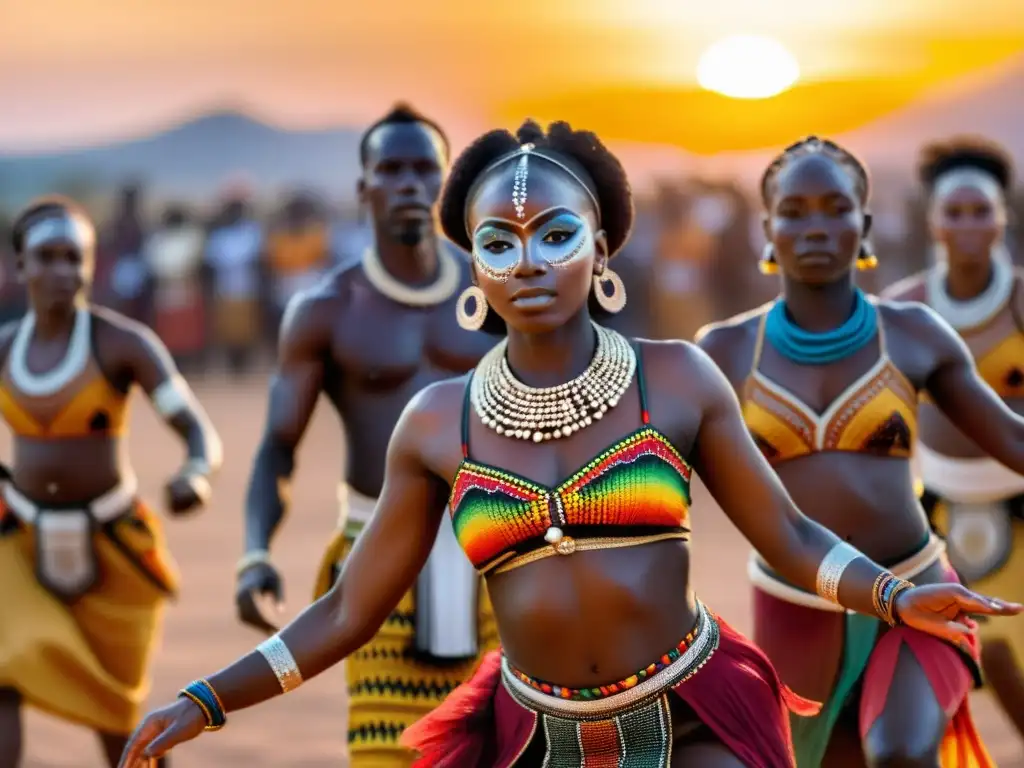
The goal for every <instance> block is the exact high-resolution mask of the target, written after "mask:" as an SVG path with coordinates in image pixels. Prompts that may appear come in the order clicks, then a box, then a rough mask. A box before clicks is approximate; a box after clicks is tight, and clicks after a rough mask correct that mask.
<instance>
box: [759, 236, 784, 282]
mask: <svg viewBox="0 0 1024 768" xmlns="http://www.w3.org/2000/svg"><path fill="white" fill-rule="evenodd" d="M757 268H758V270H759V271H760V272H761V274H762V275H777V274H779V263H778V262H777V261H776V260H775V249H774V248H772V244H771V243H765V246H764V250H762V251H761V260H760V261H759V262H757Z"/></svg>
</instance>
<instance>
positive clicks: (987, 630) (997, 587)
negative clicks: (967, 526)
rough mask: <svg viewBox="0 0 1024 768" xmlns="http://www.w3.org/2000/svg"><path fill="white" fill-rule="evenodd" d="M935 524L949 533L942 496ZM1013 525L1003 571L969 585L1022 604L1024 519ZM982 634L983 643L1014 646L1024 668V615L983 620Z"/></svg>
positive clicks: (979, 628) (1014, 651)
mask: <svg viewBox="0 0 1024 768" xmlns="http://www.w3.org/2000/svg"><path fill="white" fill-rule="evenodd" d="M932 524H933V525H934V526H935V528H936V530H937V531H938V532H939V533H940V534H942V535H945V534H946V531H947V530H948V526H949V518H948V510H947V508H946V505H945V503H943V501H942V500H941V499H940V500H939V501H938V502H937V503H936V504H935V507H934V510H933V512H932ZM1011 528H1012V531H1013V542H1012V543H1011V550H1010V557H1009V559H1008V560H1007V561H1006V563H1005V564H1004V565H1003V566H1002V567H1001V568H1000V569H999V570H997V571H994V572H993V573H990V574H989V575H988V576H985V577H984V578H981V579H977V580H975V581H972V582H971V583H970V585H969V586H970V587H971V589H973V590H976V591H978V592H980V593H981V594H983V595H991V596H993V597H999V598H1002V599H1003V600H1009V601H1011V602H1015V603H1020V602H1024V522H1021V521H1019V520H1014V521H1013V523H1012V526H1011ZM978 636H979V637H980V638H981V641H982V644H983V645H984V643H985V641H986V640H996V639H998V640H1001V641H1003V642H1004V643H1006V644H1007V645H1008V646H1009V647H1010V648H1011V649H1012V651H1013V655H1014V656H1015V657H1016V659H1017V663H1018V664H1019V665H1021V666H1022V667H1024V615H1021V616H1004V617H1001V618H999V619H997V620H995V621H985V622H981V623H980V624H979V625H978Z"/></svg>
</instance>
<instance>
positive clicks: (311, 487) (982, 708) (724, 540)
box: [0, 380, 1024, 768]
mask: <svg viewBox="0 0 1024 768" xmlns="http://www.w3.org/2000/svg"><path fill="white" fill-rule="evenodd" d="M197 392H198V394H199V397H200V399H201V400H202V401H203V403H204V404H205V405H206V408H207V409H208V411H209V412H210V414H211V416H212V418H213V420H214V421H215V422H216V424H217V426H218V428H219V429H220V432H221V435H222V436H223V438H224V443H225V448H226V461H225V464H224V470H223V472H222V474H221V476H220V478H219V479H218V482H217V486H216V497H215V503H214V505H213V507H212V508H211V509H210V510H207V511H206V512H205V513H204V514H203V515H202V516H201V517H198V518H195V519H190V520H180V521H174V520H172V521H169V522H168V524H167V528H168V534H169V537H170V540H171V543H172V546H173V550H174V552H175V555H176V557H177V558H178V561H179V564H180V566H181V570H182V573H183V576H184V587H183V591H182V594H181V598H180V600H179V602H178V603H177V604H176V605H173V606H171V608H170V610H169V612H168V618H167V625H166V632H165V636H164V640H163V644H162V647H161V649H160V651H159V653H158V655H157V658H156V664H155V683H154V688H153V694H152V697H151V701H152V702H153V703H154V704H159V703H163V702H166V701H168V700H169V699H170V698H171V697H173V695H174V693H175V691H176V690H177V689H178V688H179V687H180V686H181V685H183V684H184V683H187V682H188V681H189V680H191V679H193V678H195V677H197V676H200V675H203V674H209V673H211V672H213V671H215V670H216V669H218V668H219V667H221V666H222V665H224V664H226V663H227V662H229V661H231V660H232V659H234V658H235V657H236V656H238V655H240V654H242V653H244V652H246V651H248V650H250V649H251V648H252V647H253V646H254V645H255V644H256V643H257V642H258V641H259V639H260V638H259V636H258V635H257V634H256V633H255V632H252V631H249V630H246V629H243V628H242V627H240V626H239V625H238V623H237V622H236V621H235V616H234V606H233V602H232V593H233V583H234V564H235V562H236V560H237V558H238V556H239V555H240V554H241V547H242V524H241V523H242V499H243V497H244V490H245V484H246V476H247V473H248V471H249V466H250V461H251V460H252V455H253V451H254V448H255V445H256V443H257V441H258V438H259V432H260V427H261V423H262V421H263V415H264V407H265V385H264V383H263V382H262V381H260V380H254V381H253V382H252V383H250V384H247V385H242V386H239V385H237V384H233V383H232V384H228V383H227V382H225V381H213V380H211V381H208V382H205V383H203V384H201V385H197ZM132 435H133V437H132V440H131V445H132V454H133V457H134V463H135V468H136V471H137V472H138V474H139V477H140V480H141V482H142V487H143V489H144V491H145V492H146V493H147V494H148V495H150V497H151V498H156V497H155V496H154V494H155V493H156V492H157V490H158V489H159V487H160V484H161V483H162V481H163V480H164V478H165V477H166V475H167V473H168V472H170V471H173V470H174V469H175V468H176V467H177V466H178V462H179V457H180V455H181V454H180V449H179V448H178V447H177V445H176V444H175V441H174V439H173V438H172V437H171V435H170V434H169V433H168V432H167V430H165V429H164V428H163V427H162V425H161V424H160V423H159V421H158V420H157V418H156V417H155V416H154V415H153V413H152V411H151V409H150V408H149V407H148V405H147V404H145V403H142V402H139V403H137V404H136V409H135V414H134V421H133V431H132ZM0 450H2V451H3V453H2V454H0V455H10V454H9V451H8V448H7V440H6V435H5V437H4V438H3V444H0ZM340 451H341V440H340V435H339V433H338V428H337V426H336V420H335V419H334V418H333V416H332V415H331V413H330V412H329V411H328V409H327V408H326V407H325V406H324V405H321V407H320V409H319V410H318V412H317V416H316V418H315V421H314V425H313V426H312V428H311V430H310V433H309V434H308V436H307V438H306V441H305V444H304V446H303V449H302V452H301V455H300V459H299V471H298V475H297V478H296V483H295V491H294V504H293V509H292V515H291V519H290V521H289V524H288V525H286V526H285V529H284V533H283V534H282V535H281V537H280V539H279V541H278V543H277V546H276V549H275V557H276V559H277V562H278V563H279V565H280V566H281V568H282V570H283V572H284V574H285V577H286V579H287V584H286V588H287V590H288V604H287V607H286V615H287V616H288V617H290V616H293V615H294V614H295V613H296V612H298V610H299V609H300V608H301V607H302V605H303V602H304V600H305V599H306V597H307V595H308V594H309V592H310V589H311V587H312V583H313V569H314V568H315V565H316V563H317V561H318V560H319V557H320V553H321V549H322V547H323V545H324V543H325V541H326V536H327V534H328V532H329V531H330V530H331V526H332V524H333V521H334V516H335V509H334V499H335V490H334V488H335V483H336V481H337V479H338V476H339V468H340V466H341V456H340ZM695 527H696V533H695V538H696V546H695V551H696V554H695V557H694V561H695V562H694V565H695V579H696V581H697V586H698V591H699V593H700V594H701V596H702V597H703V598H704V599H705V600H706V601H707V602H708V603H709V604H710V605H712V606H714V608H715V609H716V610H717V611H718V612H720V613H721V614H722V615H723V616H725V617H726V618H727V619H728V620H729V621H730V622H732V623H733V624H734V625H735V626H737V627H738V628H740V629H746V628H748V627H749V622H750V619H749V602H748V590H747V586H746V579H745V576H744V574H745V558H746V553H747V547H746V546H745V544H744V543H743V541H742V540H741V539H740V537H739V535H738V534H737V533H736V531H735V530H734V529H733V528H732V526H731V525H730V524H729V522H728V521H727V520H726V519H725V517H724V516H723V515H722V514H721V513H720V512H719V511H718V510H717V509H716V507H715V506H714V505H713V504H712V503H711V501H710V499H708V497H707V494H706V493H704V492H703V489H698V491H697V493H696V500H695ZM343 688H344V678H343V676H342V674H341V669H340V668H339V669H335V670H332V671H331V672H329V673H327V674H325V675H323V676H322V677H320V678H318V679H316V680H315V681H312V682H310V683H308V684H307V685H306V686H304V687H303V688H301V689H300V690H299V691H297V692H295V693H293V694H291V695H289V696H287V697H283V698H280V699H277V700H275V701H273V702H271V703H269V704H267V705H265V706H262V707H258V708H256V709H252V710H249V711H245V712H239V713H236V714H233V715H232V716H231V723H230V725H229V726H228V727H227V728H225V729H224V730H223V731H221V732H219V733H214V734H208V735H206V736H204V737H202V738H200V739H198V740H197V741H195V742H192V743H191V744H188V745H186V746H184V747H182V748H180V749H179V750H178V751H177V752H175V755H174V756H175V758H176V760H175V765H176V766H177V768H207V767H208V766H219V765H239V766H242V765H244V766H293V767H294V768H339V767H340V766H344V765H345V759H344V743H345V723H344V692H343ZM975 696H976V698H975V713H976V717H977V718H978V721H979V722H980V723H981V727H982V730H983V732H984V735H985V736H986V738H987V743H988V745H989V748H990V749H991V751H992V753H993V757H994V758H995V759H996V761H997V763H998V764H999V765H1000V766H1003V768H1024V750H1022V747H1021V745H1020V743H1019V742H1018V741H1017V739H1016V737H1015V736H1013V735H1012V734H1011V732H1010V730H1009V728H1008V727H1007V725H1006V722H1005V720H1004V719H1003V717H1002V715H1001V713H999V712H998V711H997V710H996V708H995V707H994V706H993V705H992V702H991V701H990V700H989V698H988V696H987V695H986V694H984V693H980V694H976V695H975ZM27 739H28V743H27V761H26V768H87V767H89V766H101V765H102V763H101V761H100V758H99V754H98V752H97V750H96V747H95V744H94V741H93V739H92V738H91V736H90V735H89V734H88V733H85V732H83V731H81V730H80V729H76V728H73V727H70V726H68V725H65V724H63V723H60V722H58V721H55V720H52V719H50V718H47V717H44V716H41V715H39V714H36V713H29V716H28V733H27Z"/></svg>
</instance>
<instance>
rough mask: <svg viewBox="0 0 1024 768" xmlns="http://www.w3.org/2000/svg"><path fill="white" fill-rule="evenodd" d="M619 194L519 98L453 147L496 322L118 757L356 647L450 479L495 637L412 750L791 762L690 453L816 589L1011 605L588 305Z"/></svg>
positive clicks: (611, 244) (612, 295)
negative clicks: (286, 585) (296, 599)
mask: <svg viewBox="0 0 1024 768" xmlns="http://www.w3.org/2000/svg"><path fill="white" fill-rule="evenodd" d="M632 215H633V208H632V200H631V195H630V191H629V186H628V183H627V181H626V178H625V175H624V173H623V171H622V168H621V166H620V165H619V163H618V161H617V160H616V159H615V157H614V156H613V155H612V154H610V153H609V152H608V151H607V150H606V149H605V148H604V146H602V144H601V143H600V142H599V141H598V139H597V137H596V136H594V135H593V134H591V133H587V132H581V131H580V132H578V131H573V130H572V129H570V127H569V126H568V125H566V124H564V123H556V124H555V125H553V126H551V128H550V129H549V131H548V133H546V134H545V133H544V132H543V131H541V130H540V128H539V127H538V126H537V125H536V124H534V123H527V124H525V125H524V126H523V127H522V128H521V129H520V131H519V133H518V136H513V135H512V134H510V133H508V132H506V131H495V132H492V133H488V134H486V135H484V136H483V137H481V138H480V139H478V140H477V141H476V142H475V143H474V144H473V145H472V146H471V147H470V148H469V149H467V150H466V152H465V153H464V154H463V155H462V156H461V157H460V158H459V160H458V161H457V162H456V163H455V165H454V167H453V172H452V175H451V177H450V179H449V182H448V185H447V187H446V191H445V193H444V198H443V202H442V225H443V227H444V229H445V233H446V234H447V235H448V237H449V238H451V239H452V240H453V241H455V242H456V243H458V244H459V245H462V246H463V247H464V248H465V249H466V250H471V251H472V253H473V270H474V275H475V280H476V283H477V286H476V287H473V288H470V289H468V290H467V293H466V294H464V297H463V301H462V303H461V309H462V312H461V315H462V320H463V322H464V323H465V324H466V325H467V326H472V327H482V326H483V325H484V324H485V323H486V322H488V321H498V320H499V318H500V320H501V321H503V322H504V323H505V324H506V325H507V330H508V337H507V339H506V340H505V341H503V342H502V343H500V344H499V345H498V346H496V347H495V348H494V350H493V351H492V352H491V353H489V354H488V355H487V356H486V357H485V358H484V359H483V360H482V361H481V363H480V365H479V366H478V367H477V369H476V370H475V372H474V373H472V374H470V375H469V376H467V377H463V378H461V379H451V380H448V381H444V382H440V383H438V384H435V385H432V386H430V387H428V388H426V389H425V390H423V391H422V392H421V393H420V394H419V395H417V396H416V397H415V398H414V399H413V401H412V402H411V403H410V404H409V406H408V408H407V410H406V412H405V414H404V415H403V417H402V418H401V419H400V421H399V423H398V425H397V427H396V428H395V433H394V435H393V436H392V439H391V445H390V447H389V454H388V460H387V468H386V474H385V479H384V487H383V490H382V492H381V495H380V498H379V500H378V502H377V506H376V509H375V512H374V514H373V516H372V518H371V521H370V523H369V524H368V525H367V527H366V528H365V529H364V531H363V534H362V536H361V537H360V538H359V539H358V541H357V542H356V544H355V547H354V548H353V550H352V553H351V554H350V555H349V557H348V559H347V560H346V562H345V566H344V569H343V571H342V574H341V577H340V579H339V580H338V581H337V582H336V584H335V586H334V587H333V588H332V589H331V591H330V592H329V593H328V594H327V595H325V596H324V597H323V598H321V599H320V600H319V601H317V602H316V603H314V604H313V605H312V606H311V607H310V608H308V609H307V610H306V611H305V612H304V613H303V614H302V615H301V616H299V617H298V618H297V619H296V620H295V621H294V622H293V623H292V624H291V625H289V626H288V627H286V628H285V629H284V630H282V631H281V633H280V634H278V635H275V636H274V637H273V638H271V639H270V640H268V641H267V642H266V643H264V644H263V645H261V646H260V647H259V648H258V649H257V650H256V651H254V652H253V653H250V654H248V655H247V656H245V657H244V658H242V659H240V660H239V661H237V662H236V663H234V664H232V665H231V666H229V667H227V668H226V669H224V670H222V671H221V672H219V673H217V674H215V675H213V676H212V677H210V678H207V679H203V680H197V681H195V682H193V683H191V684H190V685H188V686H186V688H185V689H183V691H182V693H181V697H180V698H179V700H178V701H176V702H175V703H173V704H171V705H169V706H167V707H165V708H163V709H161V710H158V711H157V712H154V713H153V714H152V715H150V716H149V718H148V719H147V720H146V722H145V723H144V724H143V725H142V726H141V727H140V728H139V730H138V731H137V732H136V734H135V735H134V737H133V739H132V741H131V743H130V744H129V746H128V748H127V750H126V753H125V756H124V758H123V760H122V765H123V766H137V765H139V764H140V763H141V761H143V760H145V759H146V758H148V757H153V756H159V755H161V754H164V753H165V752H166V751H167V750H169V749H170V748H172V747H173V746H174V745H175V744H178V743H180V742H182V741H185V740H187V739H192V738H194V737H196V736H198V735H199V734H200V733H202V732H203V730H204V728H218V727H220V726H222V725H223V724H224V722H225V719H226V713H228V712H231V711H233V710H235V709H241V708H244V707H248V706H252V705H254V704H258V703H260V702H262V701H265V700H266V699H269V698H271V697H273V696H275V695H278V694H280V693H281V692H282V691H288V690H291V689H293V688H294V687H295V686H297V685H298V684H300V683H301V682H302V681H303V680H305V679H308V678H310V677H312V676H314V675H317V674H319V673H320V672H322V671H323V670H325V669H326V668H328V667H330V666H331V665H333V664H336V663H338V662H340V661H341V660H342V659H343V658H344V657H345V656H347V655H348V654H350V653H352V652H353V651H354V650H356V649H357V648H359V647H360V646H361V645H362V644H363V643H365V642H366V641H367V640H368V639H369V638H370V637H372V636H373V633H374V632H375V631H376V629H377V627H378V626H379V625H380V624H381V622H382V621H383V620H384V619H385V617H387V615H388V613H389V611H391V610H392V608H393V607H394V606H395V604H396V603H397V602H398V600H399V598H400V597H401V596H402V594H403V593H404V592H405V591H406V590H407V589H408V588H409V587H410V586H411V585H412V583H413V580H414V579H415V578H416V575H417V573H419V570H420V568H422V566H423V563H424V561H425V560H426V558H427V555H428V554H429V552H430V548H431V544H432V542H433V540H434V537H435V535H436V532H437V529H438V525H439V520H440V515H441V514H444V512H443V509H444V507H445V501H446V500H447V499H449V498H450V503H451V509H452V515H453V520H454V527H455V531H456V534H457V536H458V538H459V541H460V543H461V544H462V546H463V548H464V549H465V551H466V553H467V554H468V556H469V558H470V560H472V561H473V562H474V564H475V565H476V566H477V567H478V569H479V570H481V571H483V572H484V573H486V574H487V578H488V588H489V591H490V594H491V598H492V602H493V605H494V610H495V615H496V617H497V621H498V625H499V628H500V633H501V638H502V641H503V643H504V652H503V653H497V652H495V653H493V654H491V655H490V656H489V657H487V658H485V660H484V661H483V662H482V664H481V667H480V669H479V670H478V672H477V674H476V675H475V676H474V678H473V679H472V680H471V681H470V682H469V683H467V684H466V685H464V686H463V687H460V688H459V689H457V690H456V691H455V692H454V693H452V694H451V695H450V696H449V697H448V699H447V700H446V701H445V703H444V704H442V705H441V707H440V708H439V709H438V710H435V713H434V714H432V715H429V716H427V717H426V718H425V719H424V720H421V721H420V722H419V723H418V724H417V725H415V726H413V727H412V728H411V729H409V730H408V731H407V732H406V737H405V741H406V743H407V744H409V745H410V746H412V747H414V748H415V749H416V750H417V751H419V753H420V754H421V755H422V757H421V760H420V762H419V764H420V765H423V766H457V767H458V768H473V767H474V766H477V767H479V768H495V767H497V768H508V766H513V765H515V766H517V768H521V767H522V766H540V765H542V764H543V765H581V764H582V763H583V762H584V761H585V762H586V764H587V765H629V766H656V767H659V768H667V767H668V766H681V765H700V766H702V768H716V767H717V766H747V768H787V767H788V766H791V765H792V764H793V756H792V749H791V746H790V743H789V742H790V733H789V726H788V722H787V716H786V715H787V703H788V704H791V705H793V706H797V705H802V706H801V707H799V708H800V709H801V711H803V712H805V713H807V712H809V711H811V710H812V709H813V707H811V706H809V703H808V702H802V701H800V700H797V699H796V698H795V697H793V696H792V694H789V693H788V691H785V690H784V689H783V688H782V687H781V686H780V685H779V682H778V680H777V678H776V675H775V673H774V671H773V670H772V667H771V665H770V664H769V663H768V661H767V659H766V658H765V657H764V655H763V654H762V653H761V652H760V651H759V650H758V649H757V648H755V647H754V646H753V645H752V644H750V643H749V641H747V640H745V639H744V638H743V637H741V636H740V635H738V634H737V633H736V632H735V631H733V630H732V629H730V628H729V626H728V625H727V624H725V622H723V621H722V620H721V619H719V618H717V617H716V616H715V615H714V614H712V613H711V612H710V611H709V610H708V609H707V608H706V607H705V606H704V605H703V604H702V603H701V602H700V601H699V600H697V598H696V597H695V596H694V594H693V592H692V590H691V589H690V587H689V547H688V544H687V543H686V539H687V534H688V527H689V500H690V496H689V487H690V479H691V473H692V471H693V469H691V467H693V468H696V469H697V471H699V472H700V473H701V476H702V478H703V479H704V481H705V483H706V484H707V485H708V487H709V488H710V489H711V491H712V493H713V494H714V495H715V497H716V499H717V500H718V501H719V503H720V504H721V505H722V507H723V509H725V510H726V512H727V514H728V515H729V516H730V517H731V518H732V519H733V520H734V521H735V522H736V524H737V525H738V526H739V527H740V529H741V530H742V531H743V532H744V533H745V534H746V535H747V536H748V537H749V538H750V539H751V541H752V542H753V543H754V544H755V546H757V548H758V549H759V550H761V551H762V552H764V553H765V555H766V557H767V558H768V560H769V561H770V562H772V563H775V564H776V565H777V567H778V568H779V570H780V572H781V573H783V574H784V575H785V578H787V579H789V580H790V581H792V582H793V583H795V584H799V585H801V586H803V587H804V588H806V589H808V590H810V591H814V590H815V589H817V590H818V591H819V592H821V593H822V594H823V595H825V596H826V597H827V598H829V599H830V600H834V601H840V602H841V603H842V604H843V605H846V606H848V607H850V608H852V609H854V610H859V611H863V612H865V613H870V614H878V615H880V616H882V617H884V618H885V619H886V621H889V622H891V623H893V624H899V623H901V622H902V623H905V624H907V625H910V626H914V627H917V628H920V629H924V630H925V631H928V632H934V633H937V634H938V635H940V636H941V637H944V638H946V639H948V640H950V641H951V642H953V643H956V644H960V645H963V646H965V647H966V646H967V644H968V643H969V640H968V635H969V629H968V627H967V626H966V624H965V623H964V620H963V619H962V616H963V615H964V613H965V612H974V611H977V612H980V613H987V614H993V613H994V614H1003V613H1018V612H1020V610H1021V606H1013V605H1008V604H1003V603H1000V602H993V601H990V600H989V599H987V598H982V597H978V596H976V595H973V594H972V593H970V592H969V591H968V590H967V589H965V588H964V587H962V586H960V585H948V584H942V585H937V586H929V587H922V588H915V587H912V586H911V585H910V584H908V583H906V582H903V581H900V580H898V579H896V578H895V577H894V576H893V575H891V574H890V573H888V572H886V571H884V570H882V569H880V568H879V567H878V566H877V565H875V564H874V563H873V562H872V561H871V560H869V559H868V558H866V557H864V556H863V555H861V553H860V552H859V551H857V550H855V549H854V548H853V547H851V546H849V545H848V544H846V543H844V542H843V541H842V540H841V539H840V538H838V537H836V536H835V535H834V534H832V533H830V532H829V531H828V530H826V529H825V528H823V527H822V526H820V525H817V524H816V523H813V522H812V521H810V520H809V519H807V518H806V517H804V516H803V515H801V514H800V512H799V511H798V510H797V509H796V507H794V506H793V503H792V501H791V500H790V498H789V496H788V495H787V494H786V492H785V490H784V489H783V487H782V485H781V484H780V483H779V481H778V479H777V478H776V477H775V475H774V473H773V472H772V471H771V468H770V467H769V465H768V464H767V462H765V461H764V459H763V457H762V456H761V454H760V453H759V452H758V450H757V448H756V446H755V445H754V444H753V442H752V441H751V440H750V438H749V436H748V435H747V434H746V430H745V428H744V425H743V420H742V418H741V416H740V411H739V407H738V405H737V403H736V399H735V397H734V395H733V393H732V392H731V390H730V388H729V385H728V382H726V381H725V379H724V378H723V377H722V376H721V374H720V373H719V372H718V370H717V369H716V368H715V366H714V364H713V363H712V362H711V361H710V360H709V359H708V358H707V356H706V355H704V354H703V353H701V352H700V351H699V350H698V349H696V348H695V347H693V346H692V345H689V344H686V343H683V342H670V343H652V342H630V341H628V340H627V339H625V338H624V337H622V336H620V335H618V334H617V333H615V332H613V331H609V330H605V329H603V328H600V327H598V326H595V325H594V322H593V319H592V317H593V315H592V310H591V309H590V307H591V305H592V304H593V303H596V304H598V305H601V306H603V307H604V308H605V309H606V310H612V311H614V310H617V309H621V307H622V304H623V302H624V299H625V297H624V295H623V294H622V292H621V289H620V287H619V286H620V284H619V282H618V281H617V279H616V277H615V275H614V273H613V272H612V271H611V270H610V269H609V268H608V261H609V258H610V257H611V256H613V255H614V254H615V253H616V252H617V251H618V249H619V248H620V246H621V245H622V243H623V242H624V240H625V239H626V237H627V235H628V233H629V229H630V225H631V222H632ZM816 585H817V586H816Z"/></svg>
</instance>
